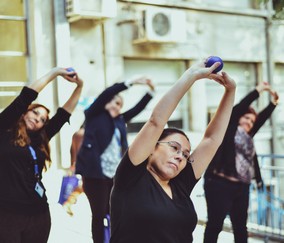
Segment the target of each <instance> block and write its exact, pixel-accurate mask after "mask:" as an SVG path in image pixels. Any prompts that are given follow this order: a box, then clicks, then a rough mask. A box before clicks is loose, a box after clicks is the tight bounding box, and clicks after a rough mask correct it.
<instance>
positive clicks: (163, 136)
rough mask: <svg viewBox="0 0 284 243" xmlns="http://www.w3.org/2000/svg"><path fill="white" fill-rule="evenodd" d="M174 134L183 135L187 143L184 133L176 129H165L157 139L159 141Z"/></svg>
mask: <svg viewBox="0 0 284 243" xmlns="http://www.w3.org/2000/svg"><path fill="white" fill-rule="evenodd" d="M175 133H179V134H181V135H183V136H184V137H185V138H186V139H187V141H188V142H189V138H188V136H187V135H186V134H185V133H184V131H182V130H180V129H178V128H175V127H169V128H165V129H164V130H163V132H162V134H161V136H160V137H159V140H162V139H164V138H166V137H168V136H170V135H172V134H175Z"/></svg>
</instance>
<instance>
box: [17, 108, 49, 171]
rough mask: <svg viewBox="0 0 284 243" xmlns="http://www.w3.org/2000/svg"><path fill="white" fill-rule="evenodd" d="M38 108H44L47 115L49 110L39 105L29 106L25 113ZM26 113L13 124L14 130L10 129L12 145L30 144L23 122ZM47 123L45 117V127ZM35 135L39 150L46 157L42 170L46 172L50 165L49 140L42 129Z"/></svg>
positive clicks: (22, 145)
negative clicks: (37, 136)
mask: <svg viewBox="0 0 284 243" xmlns="http://www.w3.org/2000/svg"><path fill="white" fill-rule="evenodd" d="M38 107H42V108H44V109H45V110H46V111H47V114H49V112H50V110H49V109H48V108H47V107H45V106H44V105H41V104H36V103H34V104H31V105H29V107H28V109H27V111H26V113H27V112H29V111H31V110H33V109H35V108H38ZM26 113H24V114H23V115H22V116H21V117H20V119H19V120H18V122H17V123H16V124H15V126H14V128H13V129H12V131H13V132H14V140H13V143H14V145H17V146H20V147H24V146H26V145H30V144H31V139H30V137H29V135H28V131H27V127H26V123H25V121H24V116H25V115H26ZM48 121H49V116H48V115H47V119H46V122H45V125H46V123H48ZM37 134H38V135H39V138H40V141H39V149H40V150H41V151H42V152H43V153H44V155H45V157H46V163H45V165H44V169H45V170H46V169H47V167H49V166H50V164H51V158H50V146H49V139H48V137H47V134H46V132H45V130H44V129H42V128H41V129H40V130H38V131H37Z"/></svg>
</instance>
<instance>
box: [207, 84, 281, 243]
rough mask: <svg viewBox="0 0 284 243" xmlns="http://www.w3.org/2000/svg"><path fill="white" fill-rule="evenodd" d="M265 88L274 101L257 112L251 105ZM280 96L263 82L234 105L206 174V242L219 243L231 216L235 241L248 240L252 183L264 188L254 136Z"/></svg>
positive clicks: (244, 242)
mask: <svg viewBox="0 0 284 243" xmlns="http://www.w3.org/2000/svg"><path fill="white" fill-rule="evenodd" d="M264 91H266V92H268V93H269V94H270V96H271V102H270V103H269V104H268V105H267V106H266V107H265V108H264V109H263V110H262V111H261V112H260V113H259V114H257V113H256V111H255V110H254V109H253V108H252V106H251V104H252V102H253V101H255V100H256V99H258V98H259V97H260V94H261V93H263V92H264ZM278 99H279V97H278V94H277V92H275V91H274V90H272V88H271V86H270V85H269V84H268V83H267V82H261V83H259V84H258V85H257V86H256V87H255V89H254V90H252V91H251V92H249V93H248V94H247V95H246V96H245V97H244V98H243V99H242V100H241V101H240V102H239V103H238V104H236V105H235V106H234V108H233V111H232V116H231V119H230V122H229V125H228V128H227V131H226V135H225V137H224V141H223V143H222V145H221V146H220V147H219V149H218V151H217V153H216V155H215V156H214V158H213V160H212V162H211V163H210V165H209V167H208V168H207V170H206V173H205V176H204V178H205V180H204V191H205V198H206V203H207V215H208V220H207V224H206V228H205V233H204V243H214V242H217V239H218V235H219V233H220V232H221V231H222V228H223V223H224V220H225V218H226V216H227V215H229V216H230V219H231V222H232V227H233V230H234V239H235V242H236V243H246V242H247V240H248V233H247V227H246V225H247V217H248V214H247V213H248V206H249V188H250V184H251V182H252V180H253V179H255V180H256V182H257V187H258V188H259V189H262V187H263V181H262V178H261V173H260V169H259V164H258V160H257V154H256V150H255V147H254V142H253V137H254V136H255V134H256V133H257V132H258V131H259V129H260V128H261V127H262V125H263V124H264V123H265V122H266V121H267V119H268V118H269V117H270V116H271V114H272V112H273V111H274V109H275V107H276V105H277V104H278ZM216 195H218V196H217V197H216Z"/></svg>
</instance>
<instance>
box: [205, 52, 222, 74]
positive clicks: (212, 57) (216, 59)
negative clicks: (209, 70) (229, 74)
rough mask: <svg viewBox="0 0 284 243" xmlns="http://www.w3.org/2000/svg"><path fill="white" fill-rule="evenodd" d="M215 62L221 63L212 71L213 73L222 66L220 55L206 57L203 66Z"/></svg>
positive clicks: (218, 70) (209, 65) (208, 65)
mask: <svg viewBox="0 0 284 243" xmlns="http://www.w3.org/2000/svg"><path fill="white" fill-rule="evenodd" d="M215 62H220V63H221V65H220V66H219V67H217V68H216V69H215V70H214V71H213V73H218V72H220V71H221V70H222V69H223V66H224V64H223V61H222V59H221V58H220V57H217V56H210V57H208V58H207V60H206V63H205V67H211V66H212V65H213V64H214V63H215Z"/></svg>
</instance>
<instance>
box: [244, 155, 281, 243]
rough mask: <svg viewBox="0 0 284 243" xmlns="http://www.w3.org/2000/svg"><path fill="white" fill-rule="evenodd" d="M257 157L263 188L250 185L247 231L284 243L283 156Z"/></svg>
mask: <svg viewBox="0 0 284 243" xmlns="http://www.w3.org/2000/svg"><path fill="white" fill-rule="evenodd" d="M258 156H259V163H260V169H261V173H262V177H263V181H264V188H263V190H257V188H256V185H255V184H251V187H250V206H249V216H248V225H247V226H248V230H249V231H250V232H253V233H255V234H258V235H260V236H261V235H262V236H263V237H264V238H265V239H267V240H269V239H274V240H280V242H284V184H283V183H284V155H275V154H263V155H258ZM281 162H282V163H281ZM274 164H283V166H275V165H274Z"/></svg>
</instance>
